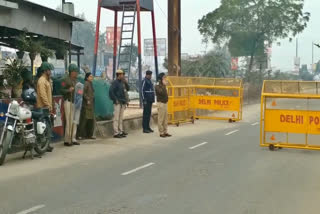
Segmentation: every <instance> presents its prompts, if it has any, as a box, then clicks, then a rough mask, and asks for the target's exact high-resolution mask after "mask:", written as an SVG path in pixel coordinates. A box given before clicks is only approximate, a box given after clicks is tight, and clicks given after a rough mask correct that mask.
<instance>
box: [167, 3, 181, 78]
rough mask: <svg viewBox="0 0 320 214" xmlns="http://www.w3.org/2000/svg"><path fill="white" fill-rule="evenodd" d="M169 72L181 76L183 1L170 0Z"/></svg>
mask: <svg viewBox="0 0 320 214" xmlns="http://www.w3.org/2000/svg"><path fill="white" fill-rule="evenodd" d="M168 20H169V23H168V46H169V47H168V49H169V53H168V72H169V75H172V76H181V0H168Z"/></svg>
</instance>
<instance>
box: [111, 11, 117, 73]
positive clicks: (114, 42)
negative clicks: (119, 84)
mask: <svg viewBox="0 0 320 214" xmlns="http://www.w3.org/2000/svg"><path fill="white" fill-rule="evenodd" d="M113 35H114V36H113V39H114V41H113V73H112V77H113V79H115V77H116V69H117V65H116V64H117V47H118V11H114V32H113Z"/></svg>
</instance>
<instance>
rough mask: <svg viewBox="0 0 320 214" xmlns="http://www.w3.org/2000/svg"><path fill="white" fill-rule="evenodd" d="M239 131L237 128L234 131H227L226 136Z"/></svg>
mask: <svg viewBox="0 0 320 214" xmlns="http://www.w3.org/2000/svg"><path fill="white" fill-rule="evenodd" d="M238 131H239V130H238V129H236V130H234V131H232V132H229V133H227V134H226V136H229V135H232V134H234V133H236V132H238Z"/></svg>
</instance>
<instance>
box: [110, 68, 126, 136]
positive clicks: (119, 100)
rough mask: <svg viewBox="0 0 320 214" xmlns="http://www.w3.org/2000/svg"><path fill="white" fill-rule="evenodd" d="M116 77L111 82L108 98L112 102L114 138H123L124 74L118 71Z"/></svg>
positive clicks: (124, 107) (124, 134)
mask: <svg viewBox="0 0 320 214" xmlns="http://www.w3.org/2000/svg"><path fill="white" fill-rule="evenodd" d="M116 75H117V79H116V80H114V81H113V83H112V85H111V87H110V90H109V97H110V99H111V100H112V101H113V106H114V113H113V114H114V117H113V131H114V138H124V137H126V135H127V134H126V133H124V131H123V114H124V110H125V109H126V105H127V99H126V95H125V88H124V84H123V79H124V72H123V71H122V70H118V71H117V72H116Z"/></svg>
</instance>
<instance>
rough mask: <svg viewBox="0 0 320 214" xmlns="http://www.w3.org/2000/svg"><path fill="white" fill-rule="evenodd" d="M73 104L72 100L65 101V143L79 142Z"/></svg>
mask: <svg viewBox="0 0 320 214" xmlns="http://www.w3.org/2000/svg"><path fill="white" fill-rule="evenodd" d="M73 106H74V104H73V103H71V102H70V101H64V115H65V119H66V127H65V132H64V142H65V143H72V142H77V139H76V135H77V124H75V123H74V122H73V117H74V114H73ZM71 132H73V133H72V141H71Z"/></svg>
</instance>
